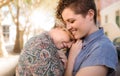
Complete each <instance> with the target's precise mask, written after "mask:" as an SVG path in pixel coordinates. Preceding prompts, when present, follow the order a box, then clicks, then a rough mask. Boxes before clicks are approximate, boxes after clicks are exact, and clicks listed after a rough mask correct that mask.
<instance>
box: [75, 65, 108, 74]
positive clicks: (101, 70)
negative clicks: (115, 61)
mask: <svg viewBox="0 0 120 76" xmlns="http://www.w3.org/2000/svg"><path fill="white" fill-rule="evenodd" d="M107 72H108V69H107V67H105V66H90V67H85V68H82V69H80V70H79V71H78V72H77V74H76V76H107Z"/></svg>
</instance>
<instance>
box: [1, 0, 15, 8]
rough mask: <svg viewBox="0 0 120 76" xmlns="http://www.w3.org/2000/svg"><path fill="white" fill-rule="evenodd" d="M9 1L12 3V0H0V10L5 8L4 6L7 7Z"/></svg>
mask: <svg viewBox="0 0 120 76" xmlns="http://www.w3.org/2000/svg"><path fill="white" fill-rule="evenodd" d="M11 1H13V0H6V1H5V0H2V1H0V8H2V7H3V6H5V5H8V4H9V3H10V2H11Z"/></svg>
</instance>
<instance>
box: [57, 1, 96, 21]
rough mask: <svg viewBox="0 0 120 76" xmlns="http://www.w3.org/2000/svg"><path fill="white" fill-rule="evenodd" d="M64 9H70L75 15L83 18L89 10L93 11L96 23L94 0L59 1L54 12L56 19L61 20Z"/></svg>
mask: <svg viewBox="0 0 120 76" xmlns="http://www.w3.org/2000/svg"><path fill="white" fill-rule="evenodd" d="M65 8H71V9H72V10H73V11H75V14H82V15H83V16H84V17H85V16H86V14H87V13H88V11H89V10H90V9H92V10H94V22H95V23H96V17H97V10H96V5H95V2H94V0H60V1H59V3H58V6H57V10H56V17H57V18H58V19H60V20H62V15H61V14H62V12H63V10H64V9H65Z"/></svg>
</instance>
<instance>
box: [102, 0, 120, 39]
mask: <svg viewBox="0 0 120 76" xmlns="http://www.w3.org/2000/svg"><path fill="white" fill-rule="evenodd" d="M107 1H109V0H107ZM112 1H113V0H111V2H112ZM114 1H117V0H114ZM109 3H110V2H109ZM107 5H108V4H106V6H107ZM117 11H120V1H118V2H115V3H112V4H110V5H109V6H107V7H106V8H104V9H102V10H101V12H100V15H101V26H102V27H103V28H104V30H105V33H106V34H107V35H108V37H109V38H110V39H111V40H114V39H115V38H116V37H119V36H120V28H119V27H118V25H117V24H116V12H117ZM119 16H120V15H119Z"/></svg>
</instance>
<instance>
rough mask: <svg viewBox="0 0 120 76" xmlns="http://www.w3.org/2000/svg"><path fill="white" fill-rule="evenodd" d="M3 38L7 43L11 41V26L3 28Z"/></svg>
mask: <svg viewBox="0 0 120 76" xmlns="http://www.w3.org/2000/svg"><path fill="white" fill-rule="evenodd" d="M3 37H4V40H5V42H7V41H8V40H9V26H7V25H4V26H3Z"/></svg>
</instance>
